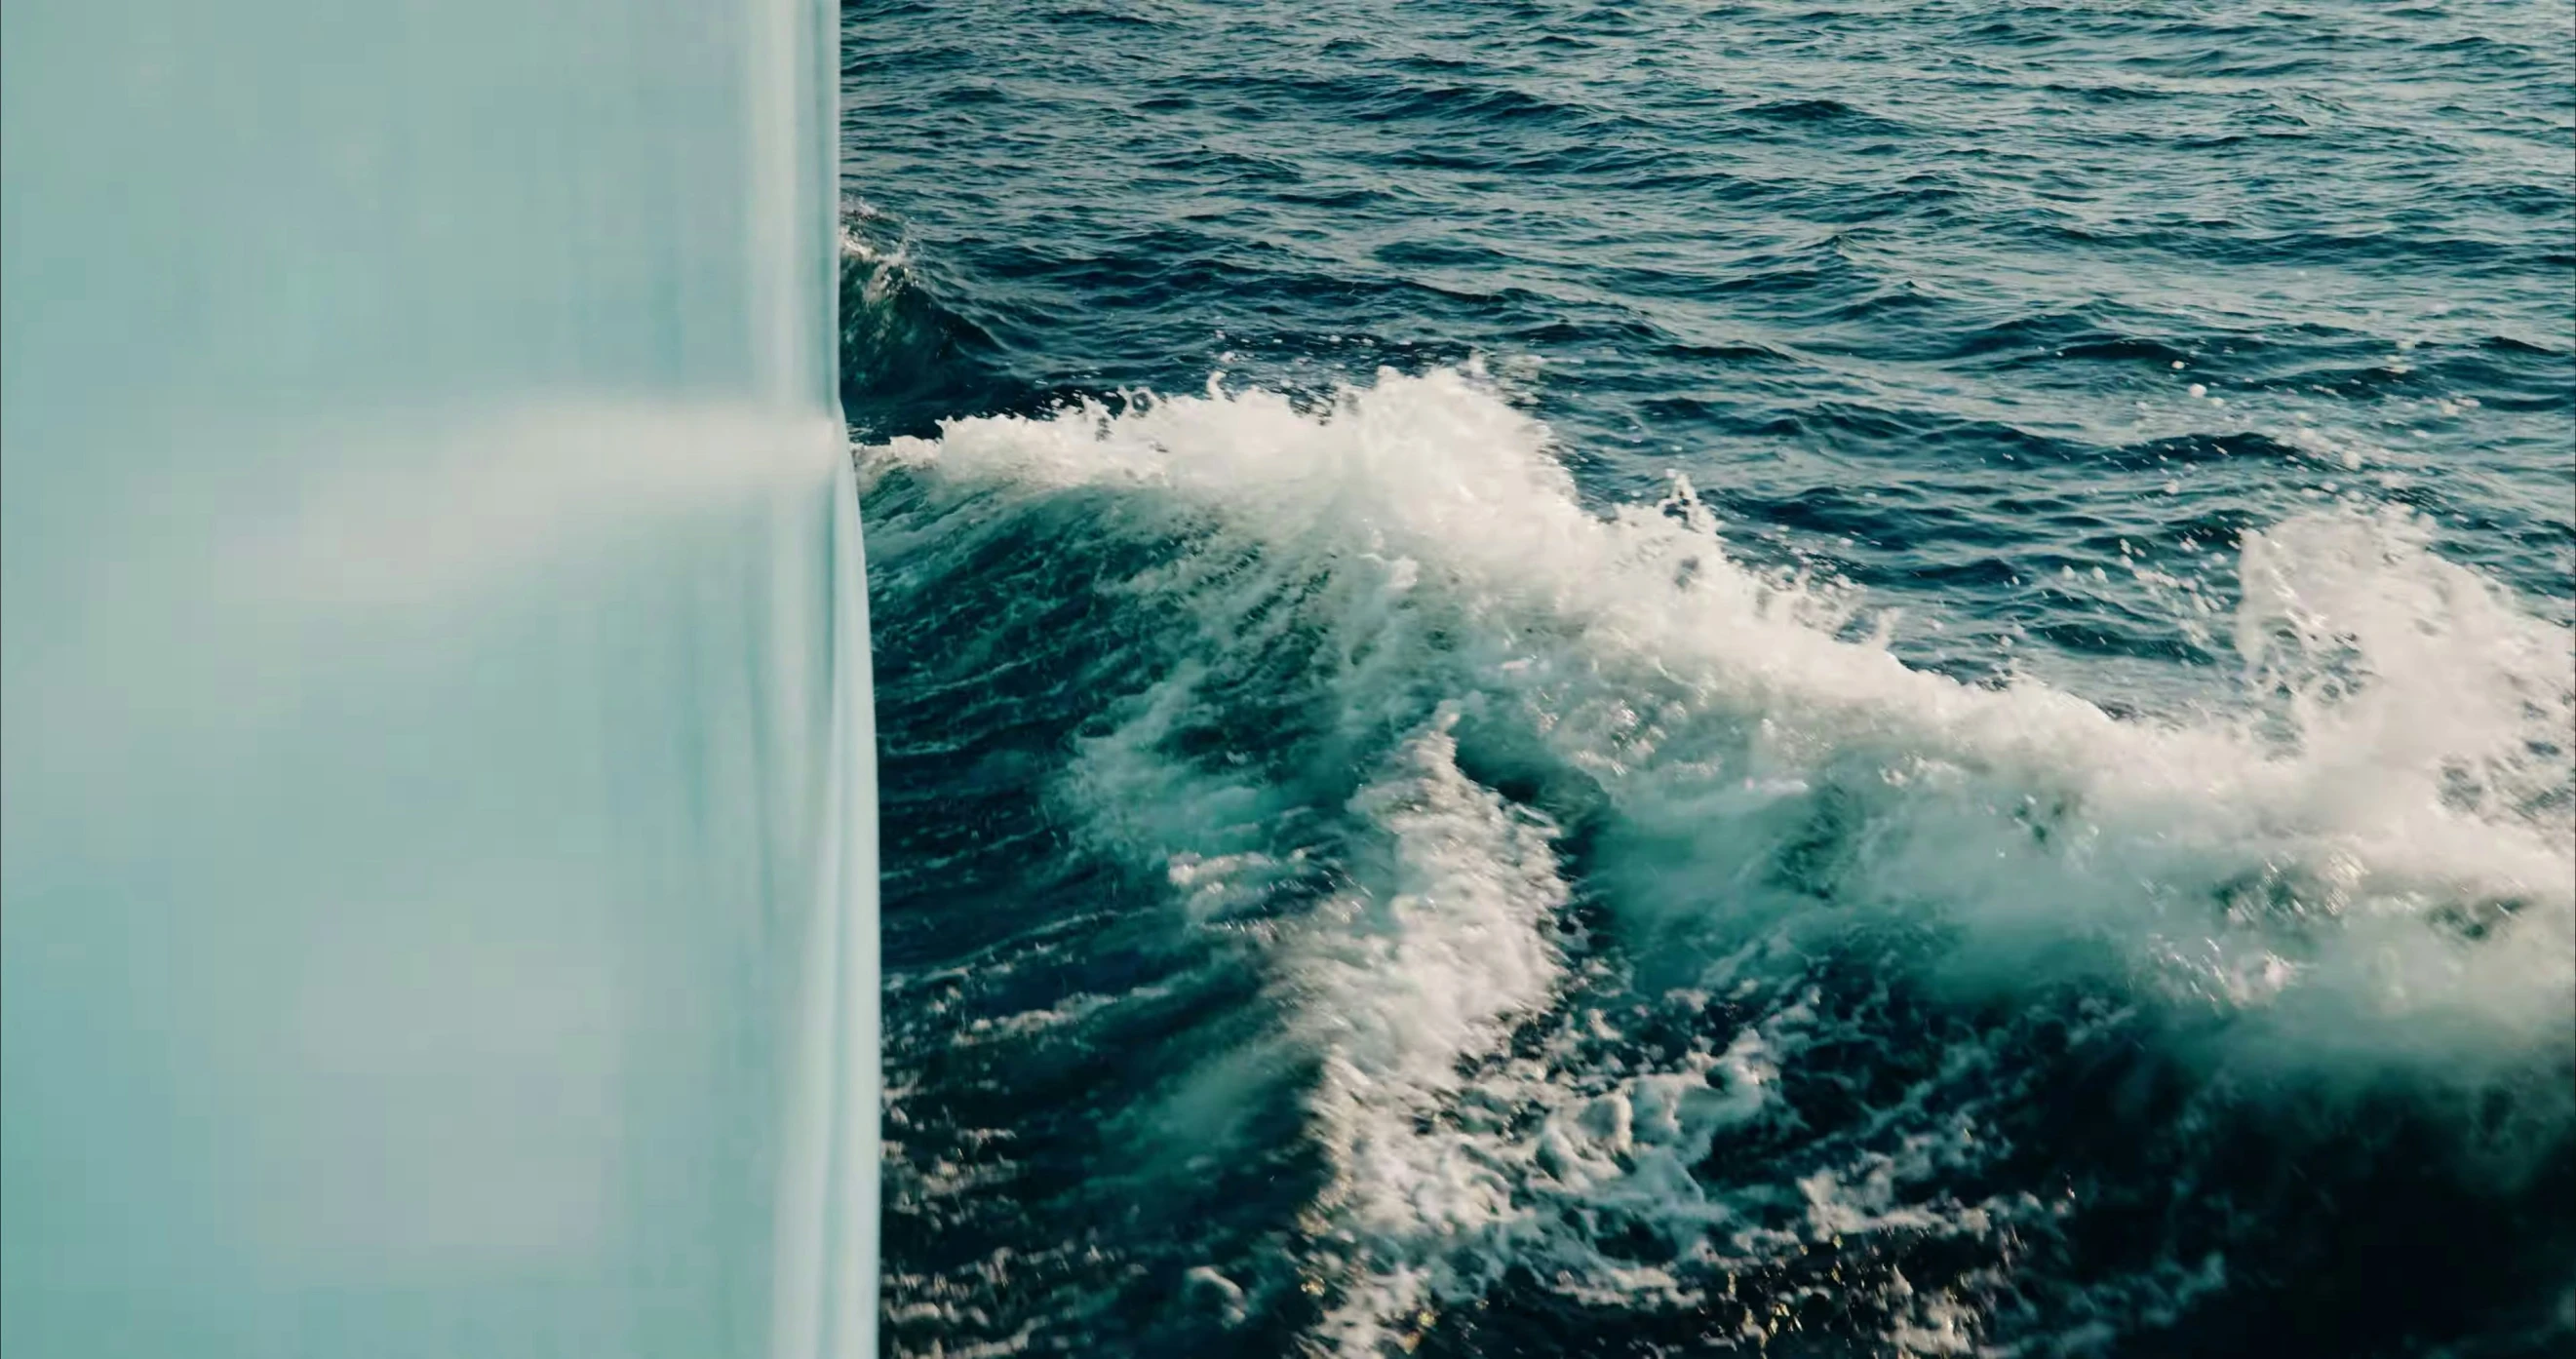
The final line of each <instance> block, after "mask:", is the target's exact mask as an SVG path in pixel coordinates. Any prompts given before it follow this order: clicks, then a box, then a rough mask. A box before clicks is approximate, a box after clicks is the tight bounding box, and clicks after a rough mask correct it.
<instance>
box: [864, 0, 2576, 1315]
mask: <svg viewBox="0 0 2576 1359" xmlns="http://www.w3.org/2000/svg"><path fill="white" fill-rule="evenodd" d="M847 20H848V22H847V30H846V31H847V41H848V46H847V53H846V57H845V62H846V69H845V72H844V84H845V87H846V92H847V99H848V106H847V118H846V124H845V129H844V138H843V145H844V161H843V184H844V193H845V195H846V203H845V219H846V221H845V230H846V233H847V237H846V240H845V242H844V252H845V256H846V258H845V268H844V278H843V294H842V302H843V337H842V338H843V349H844V374H843V377H844V399H845V402H846V404H847V406H848V409H849V411H850V414H851V418H852V422H853V426H854V438H855V441H856V444H857V449H856V454H855V455H856V457H857V458H858V459H859V461H860V465H861V469H862V479H863V485H864V486H865V488H866V489H865V499H864V503H863V512H864V517H865V520H866V524H867V531H868V534H869V553H870V573H871V575H870V579H871V587H872V590H873V592H874V595H873V600H872V608H873V613H874V618H875V627H876V635H875V647H876V665H877V677H878V684H879V692H878V714H879V720H880V723H881V727H880V741H881V744H882V751H883V765H882V781H883V784H882V786H883V797H884V836H885V839H884V856H885V857H884V863H885V872H886V879H885V908H884V909H885V917H884V919H885V932H886V938H885V946H886V953H885V962H886V968H887V981H886V985H887V988H888V991H887V997H886V1005H887V1009H886V1025H887V1042H888V1052H887V1057H886V1061H887V1079H888V1088H889V1100H888V1105H887V1110H886V1135H887V1146H888V1155H889V1158H890V1160H889V1164H888V1168H887V1177H888V1178H887V1182H886V1196H887V1207H886V1213H887V1217H886V1234H885V1258H886V1268H887V1278H886V1287H885V1298H884V1317H885V1323H886V1335H887V1344H888V1345H889V1347H890V1349H891V1351H892V1352H894V1353H900V1354H908V1355H932V1354H945V1355H952V1356H954V1355H970V1354H971V1355H1005V1354H1018V1353H1030V1354H1079V1355H1093V1354H1145V1355H1226V1354H1242V1355H1290V1354H1316V1355H1336V1356H1361V1355H1378V1354H1386V1353H1394V1352H1398V1351H1399V1350H1402V1351H1411V1352H1413V1353H1417V1354H1437V1355H1461V1356H1463V1355H1532V1356H1536V1355H1555V1354H1634V1355H1648V1354H1658V1355H1680V1354H1729V1353H1743V1354H1751V1353H1772V1354H1791V1355H1818V1356H1827V1355H1856V1354H1876V1355H1896V1354H1907V1355H1936V1354H1966V1353H1996V1354H2017V1355H2061V1354H2063V1355H2091V1354H2118V1355H2162V1354H2177V1355H2180V1354H2192V1355H2221V1354H2246V1355H2284V1354H2319V1355H2336V1356H2343V1355H2368V1354H2388V1355H2396V1354H2425V1355H2432V1354H2446V1355H2505V1354H2521V1353H2540V1352H2550V1351H2554V1350H2556V1349H2557V1348H2558V1347H2559V1346H2562V1345H2566V1344H2569V1343H2570V1342H2571V1341H2572V1340H2576V1218H2571V1212H2576V1202H2571V1196H2576V991H2571V987H2576V968H2572V967H2571V960H2576V851H2571V836H2576V778H2571V747H2572V746H2576V733H2571V721H2576V651H2571V645H2570V630H2569V621H2570V609H2571V596H2576V586H2571V578H2570V572H2571V552H2576V187H2571V181H2576V28H2572V27H2571V25H2576V9H2571V7H2570V5H2569V4H2568V3H2566V0H2499V2H2498V3H2467V0H2450V3H2436V4H2417V5H2411V6H2404V7H2399V6H2390V5H2372V4H2362V3H2355V2H2349V0H2337V2H2333V3H2321V2H2315V0H2310V2H2304V3H2303V2H2301V0H2282V3H2277V4H2271V5H2267V6H2260V7H2258V6H2251V5H2234V4H2220V3H2182V2H2176V0H2153V2H2151V3H2129V4H2117V5H2113V4H2086V3H2067V4H2062V5H2056V6H2047V5H2019V4H2003V3H1997V2H1996V0H1959V2H1958V3H1947V4H1941V3H1933V4H1878V3H1831V2H1830V0H1805V3H1796V4H1781V3H1748V4H1718V3H1642V4H1618V5H1611V4H1584V3H1577V2H1576V0H1518V2H1517V3H1474V2H1472V0H1441V2H1439V3H1424V4H1405V5H1388V4H1383V3H1374V2H1369V3H1363V2H1362V0H1304V2H1303V3H1298V4H1275V3H1264V4H1224V3H1213V2H1212V0H1211V2H1206V3H1201V2H1197V0H1099V2H1096V3H1071V2H1069V0H910V2H908V3H865V4H858V5H855V6H853V7H851V8H850V9H849V10H848V12H847Z"/></svg>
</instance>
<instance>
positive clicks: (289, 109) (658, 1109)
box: [0, 0, 876, 1359]
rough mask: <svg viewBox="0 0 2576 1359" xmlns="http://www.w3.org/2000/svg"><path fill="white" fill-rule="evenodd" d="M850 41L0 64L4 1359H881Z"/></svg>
mask: <svg viewBox="0 0 2576 1359" xmlns="http://www.w3.org/2000/svg"><path fill="white" fill-rule="evenodd" d="M833 33H834V15H833V14H832V12H831V11H830V9H829V8H828V7H827V6H825V5H822V4H820V3H819V2H818V0H746V2H745V3H736V4H727V5H709V4H702V3H695V0H508V2H507V3H503V2H502V0H397V2H395V3H383V2H382V0H379V2H378V3H368V4H352V3H347V2H346V0H266V2H265V3H255V4H232V5H205V4H192V3H185V2H184V0H108V2H106V3H101V2H99V0H12V3H10V4H8V5H7V6H5V8H0V139H5V146H0V322H4V323H5V324H0V471H4V472H5V485H0V568H5V569H0V587H5V597H0V629H5V631H0V642H5V649H4V650H5V655H4V656H0V659H5V666H0V682H5V690H0V728H4V729H0V777H4V779H5V781H4V782H0V895H5V902H0V968H5V977H0V1019H5V1029H0V1039H5V1052H0V1170H5V1176H0V1350H5V1352H6V1353H7V1354H8V1355H9V1356H10V1359H51V1357H52V1356H87V1355H128V1354H131V1355H163V1354H168V1355H180V1354H186V1355H251V1354H258V1355H349V1356H369V1357H370V1359H373V1357H374V1356H403V1355H419V1356H429V1355H460V1356H461V1355H477V1356H494V1355H586V1356H587V1355H598V1356H614V1355H672V1356H690V1357H691V1359H699V1357H702V1356H720V1355H754V1354H776V1355H795V1356H803V1355H815V1354H844V1355H868V1354H873V1353H874V1341H873V1338H872V1326H873V1316H874V1304H873V1297H872V1293H873V1281H874V1268H875V1266H874V1234H875V1233H874V1222H875V1193H876V1185H875V1174H876V1171H875V1165H876V1113H875V1111H876V1074H875V1072H876V1067H875V1062H876V1058H875V1051H876V1009H875V995H876V989H875V988H876V957H875V929H876V923H875V839H874V819H873V818H874V805H875V798H874V792H875V790H874V783H873V772H872V770H873V765H872V758H873V757H872V751H871V748H870V731H869V726H870V723H869V707H868V688H867V683H868V670H867V633H866V626H867V624H866V599H865V592H864V589H863V588H862V582H861V570H860V560H859V537H858V528H857V522H856V507H855V501H854V499H853V495H852V489H851V486H850V484H849V477H850V474H849V470H848V463H847V458H846V453H845V443H844V438H843V435H842V431H841V428H840V424H839V416H838V411H837V409H836V406H835V400H834V396H833V392H834V383H833V354H832V344H833V338H832V337H833V318H832V316H831V307H832V302H833V286H832V285H833V268H834V265H833V250H834V244H833V241H834V236H833V224H832V223H833V187H832V180H831V174H832V165H833V157H832V152H831V146H830V137H831V135H832V129H833V127H834V123H835V119H834V117H833V116H832V99H833V82H834V79H835V77H836V73H837V68H838V61H837V58H836V56H835V54H834V52H833V50H832V45H831V44H832V34H833Z"/></svg>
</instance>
